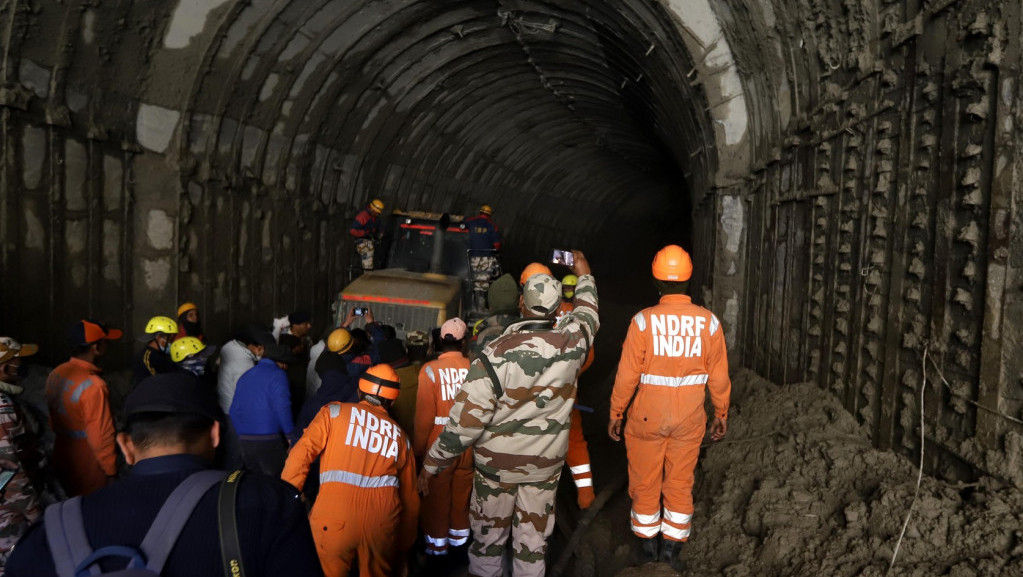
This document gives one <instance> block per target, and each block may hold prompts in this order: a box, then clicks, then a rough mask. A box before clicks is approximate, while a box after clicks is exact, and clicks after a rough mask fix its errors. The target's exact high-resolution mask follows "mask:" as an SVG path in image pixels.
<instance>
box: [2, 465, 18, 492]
mask: <svg viewBox="0 0 1023 577" xmlns="http://www.w3.org/2000/svg"><path fill="white" fill-rule="evenodd" d="M16 472H17V471H12V470H10V469H4V470H2V471H0V493H3V492H4V489H6V488H7V483H10V482H11V479H13V478H14V474H15V473H16Z"/></svg>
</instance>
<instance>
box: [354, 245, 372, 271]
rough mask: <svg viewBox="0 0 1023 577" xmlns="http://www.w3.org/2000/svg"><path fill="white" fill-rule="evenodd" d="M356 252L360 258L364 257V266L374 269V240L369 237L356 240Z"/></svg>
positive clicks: (367, 268) (364, 267)
mask: <svg viewBox="0 0 1023 577" xmlns="http://www.w3.org/2000/svg"><path fill="white" fill-rule="evenodd" d="M355 252H357V253H359V258H361V259H362V268H363V269H365V270H373V241H372V240H370V239H368V238H360V239H359V240H357V241H355Z"/></svg>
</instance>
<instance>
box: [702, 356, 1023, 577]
mask: <svg viewBox="0 0 1023 577" xmlns="http://www.w3.org/2000/svg"><path fill="white" fill-rule="evenodd" d="M733 386H734V391H733V408H732V412H731V416H730V419H729V426H730V428H729V431H728V437H727V439H726V441H725V442H722V443H718V444H715V445H711V446H709V447H707V449H706V451H705V454H704V455H702V457H701V460H700V466H699V469H698V473H697V474H698V476H697V487H696V495H695V498H696V501H697V503H696V514H695V516H694V519H693V535H692V538H691V539H690V541H689V543H688V544H687V545H686V547H685V548H684V553H683V558H684V559H685V560H686V563H687V571H686V574H691V575H727V576H729V577H744V576H747V575H761V576H762V575H772V576H789V575H791V576H804V575H828V576H859V575H863V576H883V575H886V573H887V571H888V566H889V563H890V560H891V558H892V552H893V550H894V548H895V546H896V543H897V541H898V539H899V534H900V532H901V530H902V525H903V522H904V520H905V518H906V514H907V512H908V510H909V507H910V504H911V503H912V502H913V494H914V491H915V490H916V483H917V470H916V466H915V465H914V464H913V463H910V462H908V461H906V460H905V459H903V458H900V457H898V456H897V455H895V454H893V453H887V452H882V451H877V450H875V449H873V448H872V447H871V444H870V440H869V438H868V435H867V431H866V429H864V428H862V427H860V426H859V425H858V424H857V423H856V421H855V419H854V418H853V417H852V416H851V415H850V414H849V413H847V412H846V411H845V410H844V409H843V408H842V406H841V404H840V403H839V402H838V400H837V399H835V398H834V397H833V396H831V395H829V394H827V393H825V392H824V391H821V390H820V389H819V388H817V387H816V386H815V385H813V384H796V385H786V386H777V385H774V384H771V383H769V382H767V381H765V380H763V379H761V378H760V377H758V376H756V375H755V374H754V373H752V372H748V371H742V372H740V373H738V374H737V375H735V378H734V381H733ZM891 575H902V576H913V577H923V576H931V575H952V576H957V577H959V576H962V577H965V576H987V575H1015V576H1023V493H1021V492H1019V491H1017V490H1014V489H1012V488H1010V487H1007V486H1005V485H1003V484H1002V483H1000V482H998V481H996V480H994V479H990V478H985V479H981V480H979V481H978V482H977V483H974V484H970V485H962V486H955V485H950V484H947V483H943V482H941V481H938V480H935V479H931V478H928V477H926V476H925V477H924V479H923V483H922V485H921V488H920V494H919V497H918V499H917V502H916V504H915V506H914V508H913V515H912V518H911V520H910V522H909V525H908V528H907V530H906V534H905V537H904V538H903V541H902V544H901V548H900V550H899V555H898V559H897V561H896V564H895V568H894V569H893V570H892V572H891Z"/></svg>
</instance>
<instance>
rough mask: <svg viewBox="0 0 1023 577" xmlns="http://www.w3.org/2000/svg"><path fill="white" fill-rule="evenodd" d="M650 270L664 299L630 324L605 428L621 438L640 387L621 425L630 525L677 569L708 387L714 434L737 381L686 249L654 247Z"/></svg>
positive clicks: (648, 550)
mask: <svg viewBox="0 0 1023 577" xmlns="http://www.w3.org/2000/svg"><path fill="white" fill-rule="evenodd" d="M652 270H653V276H654V279H655V280H654V284H655V285H656V286H657V289H658V292H659V293H660V294H661V299H660V301H659V302H658V304H657V305H655V306H653V307H650V308H646V309H643V310H642V311H640V312H639V313H638V314H636V316H634V317H632V321H631V322H630V323H629V331H628V334H627V335H626V337H625V344H624V345H623V347H622V358H621V361H620V362H619V364H618V374H617V376H616V377H615V384H614V389H613V390H612V392H611V420H610V422H609V423H608V434H609V435H610V437H611V438H612V439H614V440H615V441H618V440H620V439H621V433H622V422H623V418H624V417H625V414H624V412H625V408H626V407H627V406H628V405H629V401H630V400H632V397H633V394H635V397H636V398H635V400H634V401H633V402H632V408H631V409H630V410H629V415H628V416H629V419H628V424H627V425H625V447H626V450H627V452H628V460H629V496H630V497H631V498H632V515H631V516H632V531H633V533H635V534H636V535H637V536H638V537H640V538H641V539H642V543H643V552H644V553H645V555H646V556H647V558H648V559H649V560H656V559H658V558H659V559H660V560H661V561H665V562H668V563H671V564H672V566H673V567H674V568H675V569H679V568H680V567H679V566H680V565H681V562H680V560H679V556H678V552H679V548H680V544H681V543H682V542H684V541H686V540H687V539H688V538H689V533H690V527H691V521H692V516H693V495H692V488H693V474H694V471H695V469H696V460H697V457H698V456H699V454H700V444H701V443H702V442H703V438H704V435H705V434H706V432H707V414H706V412H705V410H704V400H705V397H706V395H707V392H708V391H709V392H710V398H711V402H712V403H713V405H714V420H713V423H712V424H711V427H710V437H711V439H712V440H714V441H718V440H721V439H722V438H724V436H725V433H726V432H727V430H728V420H727V419H728V404H729V399H730V396H731V389H732V383H731V380H730V379H729V377H728V356H727V353H726V351H725V337H724V331H723V330H722V327H721V322H720V321H718V318H717V317H716V316H714V315H713V314H712V313H711V312H710V311H708V310H707V309H705V308H703V307H700V306H697V305H694V304H693V303H692V300H691V299H690V298H689V297H688V296H686V294H685V292H686V289H687V288H688V284H689V283H688V281H689V278H690V277H691V276H692V272H693V264H692V260H690V258H689V254H688V253H686V251H685V250H683V249H682V247H680V246H677V245H668V246H666V247H664V248H663V249H661V250H660V251H659V252H658V253H657V255H655V256H654V261H653V265H652ZM658 534H660V535H661V537H662V539H663V543H662V546H661V549H660V556H659V557H658V554H657V553H658V550H657V535H658Z"/></svg>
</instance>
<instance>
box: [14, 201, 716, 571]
mask: <svg viewBox="0 0 1023 577" xmlns="http://www.w3.org/2000/svg"><path fill="white" fill-rule="evenodd" d="M374 202H378V201H374ZM372 207H373V205H372V204H371V205H370V207H369V208H372ZM379 208H380V209H382V206H380V207H379ZM484 208H489V207H484ZM378 212H379V211H378ZM481 212H482V213H483V216H489V214H488V213H486V211H481ZM367 222H369V221H367ZM477 224H479V223H477ZM374 226H375V225H374ZM481 227H484V225H482V224H481ZM493 232H494V234H496V227H495V229H494V231H493ZM498 242H499V241H498ZM360 252H361V251H360ZM490 256H491V255H489V254H484V255H482V256H481V257H480V258H489V257H490ZM573 256H574V263H573V264H572V265H571V267H570V268H571V273H572V274H569V275H567V276H565V277H564V278H563V279H562V280H561V281H559V280H557V279H556V278H555V277H554V276H552V274H551V271H550V269H549V268H548V267H546V266H545V265H542V264H539V263H533V264H531V265H530V266H528V267H526V269H525V270H524V271H523V272H522V275H521V276H520V278H519V282H518V283H516V282H515V280H514V278H513V277H512V276H510V275H503V276H501V277H500V278H498V279H496V280H495V281H494V282H492V283H490V282H488V286H487V296H488V301H489V302H488V306H489V313H490V314H489V316H487V317H486V318H484V319H482V320H481V321H480V322H478V323H476V324H475V325H474V326H472V327H469V326H467V325H466V323H465V322H463V321H462V320H461V319H459V318H452V319H449V320H447V321H446V322H444V323H443V325H442V326H440V327H437V328H436V329H434V331H433V332H432V334H431V335H427V334H422V333H415V332H410V333H409V334H407V335H406V339H404V340H402V339H399V338H397V335H396V331H395V330H394V328H393V327H389V326H387V325H385V324H383V323H380V322H377V321H376V320H375V319H374V317H373V314H372V311H371V310H369V311H366V312H365V317H364V320H365V328H364V329H361V328H352V325H353V323H354V321H355V320H356V318H357V317H356V315H355V314H354V312H353V311H349V314H348V316H347V318H346V319H345V321H344V322H343V323H342V324H341V326H339V327H336V328H333V330H331V331H329V332H327V333H325V334H324V338H323V339H320V340H319V341H318V342H314V339H313V338H311V334H312V333H311V331H312V325H311V322H310V316H309V315H308V314H307V313H305V312H302V311H297V312H294V313H291V314H289V315H287V316H286V317H282V318H279V319H274V321H273V325H272V327H273V328H272V329H263V328H259V327H255V326H253V327H249V328H247V329H246V330H243V331H240V332H239V333H238V334H236V335H234V336H233V338H231V339H230V340H228V341H227V342H226V343H224V344H223V345H222V346H221V347H219V355H217V354H216V351H217V347H215V346H213V345H212V344H208V343H207V342H206V337H205V335H204V332H203V328H202V325H201V322H200V314H199V313H200V311H199V310H198V308H197V307H196V306H195V305H194V304H192V303H185V304H183V305H182V306H181V307H180V308H179V309H178V311H177V318H176V319H175V318H171V317H169V316H156V317H154V318H152V319H151V320H150V321H149V322H148V324H147V325H146V327H145V330H144V333H145V334H144V337H143V340H144V343H143V344H142V348H141V350H140V351H139V353H138V354H137V355H136V357H135V363H134V366H133V371H132V385H133V387H132V390H131V391H130V392H129V393H128V395H127V397H126V398H125V400H124V410H123V416H122V417H121V418H119V419H117V420H116V422H117V423H118V425H119V427H115V418H114V415H113V414H112V409H111V404H110V398H109V397H110V392H109V389H108V386H107V384H106V382H105V381H104V380H103V378H102V376H101V373H102V371H101V369H100V364H101V362H100V361H101V358H102V357H103V355H104V353H105V352H106V350H107V346H108V342H109V341H112V340H117V339H120V338H121V337H122V332H121V331H120V330H117V329H114V328H110V327H107V326H105V325H103V324H101V323H98V322H94V321H90V320H82V321H80V322H78V323H76V324H75V325H74V326H73V327H71V329H70V331H69V333H68V337H69V341H70V344H71V345H72V355H71V358H70V359H69V360H68V361H67V362H65V363H63V364H61V365H60V366H58V367H56V368H55V369H53V371H52V372H51V373H50V375H49V378H48V379H47V382H46V391H45V396H46V404H47V409H48V413H49V429H50V430H51V431H52V433H53V435H52V439H53V440H52V451H46V450H43V449H42V447H40V446H39V443H38V442H37V439H38V438H40V436H39V435H37V434H33V431H35V432H36V433H39V432H42V431H43V430H44V429H45V425H42V426H40V424H39V423H34V421H33V412H32V411H31V410H29V407H27V406H26V404H25V403H23V402H21V401H19V400H18V395H19V394H20V393H21V392H22V391H21V388H20V386H19V385H18V382H19V368H20V365H21V361H22V359H24V358H26V357H29V356H32V355H34V354H35V353H36V352H37V351H38V347H36V346H35V345H27V344H26V345H22V344H20V343H18V342H17V341H15V340H14V339H11V338H7V337H3V338H0V377H2V381H0V431H2V433H3V437H2V438H0V465H2V467H3V470H4V471H5V472H6V471H10V472H11V474H10V475H8V476H6V477H5V483H6V484H5V486H4V487H3V488H2V489H0V490H2V491H4V493H3V507H2V509H0V547H2V550H0V575H2V572H3V569H4V563H3V562H4V561H5V562H6V571H7V574H8V575H10V576H13V577H17V576H21V575H60V576H64V575H82V574H96V572H98V571H101V572H108V573H109V572H114V571H117V570H120V569H122V568H124V567H126V566H127V567H129V568H131V569H134V570H138V571H149V572H150V574H164V575H175V576H176V575H210V576H213V575H218V574H224V575H227V576H231V575H235V576H244V575H295V576H303V575H321V574H325V575H327V576H342V575H348V574H349V573H350V572H351V571H352V570H353V569H354V568H356V567H357V568H358V574H359V575H363V576H384V575H401V574H404V573H405V572H407V570H408V566H407V561H408V559H409V555H408V553H409V551H410V550H411V549H413V547H414V543H415V542H416V541H417V539H418V537H419V536H420V535H421V536H422V548H421V549H420V551H419V552H418V553H419V554H418V557H416V558H417V559H418V560H419V561H418V562H417V563H416V564H415V565H416V566H417V567H420V568H421V571H423V573H422V574H427V575H429V574H433V573H432V572H431V568H432V570H437V569H439V567H441V565H442V564H443V563H444V562H445V561H444V560H446V559H459V558H461V556H462V555H465V556H467V557H468V562H469V572H470V574H471V575H480V576H495V577H496V576H499V575H502V574H503V572H504V571H505V569H506V568H507V567H506V565H508V564H509V563H510V565H511V568H512V574H514V575H516V576H531V575H543V574H544V571H545V569H544V568H545V564H544V556H545V552H546V546H547V538H548V537H549V536H550V535H551V533H552V531H553V528H554V503H555V493H556V490H557V487H558V484H559V479H560V476H561V474H562V469H563V467H564V466H565V465H566V463H567V465H568V467H569V470H570V473H571V475H572V479H573V481H574V483H575V485H576V489H577V502H578V504H579V506H580V507H581V508H587V507H589V506H591V504H592V503H593V501H594V488H593V476H592V471H591V469H590V463H589V455H588V451H587V447H586V442H585V439H584V438H583V434H582V426H581V418H580V414H579V411H578V408H577V406H576V405H575V398H576V390H577V382H578V378H579V375H580V374H581V373H582V371H584V370H586V368H587V367H588V366H589V365H590V363H592V360H593V342H594V338H595V337H596V334H597V332H598V329H599V326H600V320H599V315H598V299H597V290H596V283H595V279H594V277H593V275H592V274H591V271H590V268H589V264H588V262H587V260H586V257H585V255H584V254H583V253H582V252H580V251H573ZM481 266H484V265H481ZM486 266H488V267H489V266H492V263H489V264H487V265H486ZM488 270H489V269H488ZM652 273H653V277H654V282H655V284H656V286H657V288H658V290H659V292H660V294H661V295H662V296H661V299H660V302H659V303H658V304H657V305H656V306H653V307H650V308H647V309H644V310H643V311H640V312H639V313H638V314H636V315H635V316H634V317H633V318H632V320H631V322H630V326H629V329H628V334H627V336H626V339H625V342H624V345H623V350H622V357H621V361H620V363H619V368H618V374H617V377H616V380H615V384H614V389H613V392H612V396H611V414H610V422H609V426H608V433H609V435H610V437H611V438H612V439H614V440H616V441H617V440H619V439H620V437H621V435H622V433H623V422H625V421H626V416H627V417H628V418H627V423H626V424H625V426H624V437H625V442H626V447H627V451H628V461H629V495H630V497H631V499H632V512H631V529H632V531H633V532H634V534H635V535H636V536H637V537H639V538H640V539H641V543H642V547H641V550H642V551H643V553H644V555H645V558H646V560H650V561H657V560H661V561H665V562H668V563H672V564H673V565H675V566H676V567H677V566H678V563H679V554H678V553H679V551H678V545H679V544H680V543H681V542H684V541H686V539H687V538H688V536H689V533H690V526H691V525H690V524H691V519H692V514H693V501H692V486H693V478H694V469H695V466H696V459H697V456H698V453H699V446H700V444H701V442H702V441H703V438H704V436H705V433H706V428H707V427H706V418H707V417H706V413H705V411H704V398H705V395H706V391H708V390H709V392H710V396H711V400H712V402H713V405H714V408H715V411H714V417H713V423H712V425H711V427H710V434H711V437H712V438H713V439H715V440H718V439H721V438H722V437H723V436H724V434H725V432H726V430H727V413H728V402H729V393H730V381H729V378H728V372H727V359H726V353H725V345H724V337H723V331H722V330H721V326H720V322H719V321H718V319H717V318H716V317H715V316H714V315H713V314H712V313H710V312H709V311H707V310H706V309H703V308H701V307H699V306H696V305H694V304H693V303H692V302H691V300H690V299H689V297H687V296H685V292H686V288H687V284H688V282H687V281H688V280H689V278H690V275H691V273H692V263H691V261H690V259H689V255H688V254H687V253H686V252H685V251H684V250H682V249H681V248H680V247H678V246H674V245H671V246H668V247H665V248H664V249H662V250H661V251H660V252H659V253H657V255H656V256H655V258H654V261H653V265H652ZM630 404H631V408H628V409H627V407H630ZM627 410H628V412H627ZM36 420H38V419H36ZM118 449H120V453H121V455H123V461H124V464H125V465H127V467H128V468H129V471H128V472H127V473H126V474H124V475H122V476H121V477H120V478H118V475H119V472H123V469H124V467H123V466H122V467H119V462H118V457H117V450H118ZM47 453H49V454H50V457H49V458H48V459H46V458H43V455H45V454H47ZM224 470H226V471H236V472H235V473H231V474H227V473H224V472H222V471H224ZM243 473H244V474H243ZM115 479H116V480H115ZM281 481H286V483H283V482H281ZM215 487H216V489H215V490H214V488H215ZM47 504H49V506H48V507H46V508H45V515H44V514H43V511H44V505H47ZM19 538H20V541H19ZM16 542H17V545H15V543H16ZM509 547H510V549H509ZM506 553H507V555H506ZM423 567H425V569H422V568H423ZM139 574H144V573H139Z"/></svg>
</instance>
